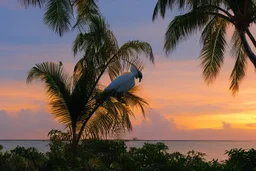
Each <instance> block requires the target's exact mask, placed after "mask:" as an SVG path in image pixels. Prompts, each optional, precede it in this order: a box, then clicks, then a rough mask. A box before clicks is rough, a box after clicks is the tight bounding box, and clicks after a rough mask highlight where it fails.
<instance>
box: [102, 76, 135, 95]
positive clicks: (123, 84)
mask: <svg viewBox="0 0 256 171" xmlns="http://www.w3.org/2000/svg"><path fill="white" fill-rule="evenodd" d="M134 85H135V82H134V76H133V74H132V73H126V74H123V75H120V76H119V77H117V78H116V79H114V80H113V81H112V82H111V83H110V84H109V85H108V87H107V88H105V91H111V90H114V91H116V92H126V91H128V90H130V89H131V88H132V87H133V86H134Z"/></svg>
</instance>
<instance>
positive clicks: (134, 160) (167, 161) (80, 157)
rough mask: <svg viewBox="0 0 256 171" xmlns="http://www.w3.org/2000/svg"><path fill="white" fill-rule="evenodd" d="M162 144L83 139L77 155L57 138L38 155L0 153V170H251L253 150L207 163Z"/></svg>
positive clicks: (32, 151) (255, 152)
mask: <svg viewBox="0 0 256 171" xmlns="http://www.w3.org/2000/svg"><path fill="white" fill-rule="evenodd" d="M167 151H168V147H167V146H166V145H165V144H164V143H160V142H159V143H156V144H149V143H145V144H144V146H143V147H142V148H134V147H132V148H130V149H128V148H127V146H126V145H125V142H124V141H120V140H98V139H86V140H83V141H82V142H81V143H80V144H79V146H78V150H77V153H76V154H74V153H72V152H71V151H70V143H67V142H64V141H60V139H58V138H56V139H55V140H54V141H51V143H50V151H49V152H47V153H45V154H44V153H40V152H38V151H37V150H36V149H35V148H27V149H25V148H24V147H16V148H15V149H13V150H11V151H9V152H5V153H0V170H1V171H2V170H3V171H17V170H22V171H45V170H47V171H63V170H64V171H84V170H88V171H169V170H173V171H254V170H256V150H254V149H250V150H244V149H231V150H229V151H227V152H226V154H227V155H228V159H227V160H225V161H222V162H219V161H218V160H212V161H206V160H205V159H204V156H205V154H203V153H200V152H195V151H193V150H192V151H189V152H188V153H187V154H181V153H179V152H173V153H168V152H167Z"/></svg>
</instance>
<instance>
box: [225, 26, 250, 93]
mask: <svg viewBox="0 0 256 171" xmlns="http://www.w3.org/2000/svg"><path fill="white" fill-rule="evenodd" d="M231 43H232V48H231V55H232V57H235V58H236V63H235V66H234V68H233V70H232V73H231V75H230V80H231V84H230V87H229V89H230V90H231V91H232V94H233V95H236V93H238V91H239V84H240V83H241V81H242V80H243V78H244V77H245V70H246V68H247V59H248V57H247V55H246V54H245V53H244V49H243V44H242V41H241V39H240V36H239V33H238V31H235V32H234V34H233V36H232V38H231Z"/></svg>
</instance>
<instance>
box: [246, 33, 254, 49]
mask: <svg viewBox="0 0 256 171" xmlns="http://www.w3.org/2000/svg"><path fill="white" fill-rule="evenodd" d="M246 34H247V35H248V37H249V38H250V40H251V41H252V43H253V45H254V47H255V48H256V40H255V38H254V37H253V35H252V33H251V32H250V30H249V29H247V30H246Z"/></svg>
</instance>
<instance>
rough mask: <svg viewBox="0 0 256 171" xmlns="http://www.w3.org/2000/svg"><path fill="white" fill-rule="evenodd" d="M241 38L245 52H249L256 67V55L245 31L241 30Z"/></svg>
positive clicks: (248, 54)
mask: <svg viewBox="0 0 256 171" xmlns="http://www.w3.org/2000/svg"><path fill="white" fill-rule="evenodd" d="M240 38H241V41H242V43H243V46H244V51H245V53H246V54H247V56H248V57H249V59H250V60H251V62H252V63H253V65H254V67H255V68H256V55H255V54H254V53H253V51H252V49H251V47H250V45H249V43H248V41H247V39H246V36H245V32H240Z"/></svg>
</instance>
